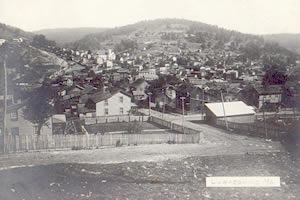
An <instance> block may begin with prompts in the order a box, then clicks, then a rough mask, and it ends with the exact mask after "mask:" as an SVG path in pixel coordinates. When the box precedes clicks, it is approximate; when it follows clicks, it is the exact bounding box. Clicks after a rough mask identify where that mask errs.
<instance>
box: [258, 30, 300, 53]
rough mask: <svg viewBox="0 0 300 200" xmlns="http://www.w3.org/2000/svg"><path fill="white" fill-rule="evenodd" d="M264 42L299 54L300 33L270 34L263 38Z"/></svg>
mask: <svg viewBox="0 0 300 200" xmlns="http://www.w3.org/2000/svg"><path fill="white" fill-rule="evenodd" d="M263 37H264V39H265V40H266V41H270V42H276V43H278V44H279V45H280V46H282V47H285V48H287V49H289V50H291V51H294V52H297V53H298V54H300V33H298V34H290V33H282V34H270V35H264V36H263Z"/></svg>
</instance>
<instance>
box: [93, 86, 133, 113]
mask: <svg viewBox="0 0 300 200" xmlns="http://www.w3.org/2000/svg"><path fill="white" fill-rule="evenodd" d="M91 100H92V101H93V102H94V103H95V104H96V116H109V115H127V114H128V113H129V111H130V109H131V96H130V95H128V94H126V93H124V92H122V91H116V92H113V93H106V94H104V93H101V94H97V95H95V96H93V97H92V98H91Z"/></svg>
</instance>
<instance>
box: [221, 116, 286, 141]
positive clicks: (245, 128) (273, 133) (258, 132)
mask: <svg viewBox="0 0 300 200" xmlns="http://www.w3.org/2000/svg"><path fill="white" fill-rule="evenodd" d="M227 123H228V128H229V129H233V130H234V131H236V132H238V133H250V134H251V135H254V136H259V137H265V138H268V139H276V140H280V139H283V138H284V137H285V136H286V133H285V131H284V129H283V128H279V127H270V126H266V129H265V127H264V125H261V124H255V123H249V124H240V123H234V122H227ZM216 125H217V126H221V127H226V123H225V121H224V120H217V122H216Z"/></svg>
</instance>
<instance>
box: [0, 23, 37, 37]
mask: <svg viewBox="0 0 300 200" xmlns="http://www.w3.org/2000/svg"><path fill="white" fill-rule="evenodd" d="M33 36H34V34H33V33H31V32H25V31H23V30H21V29H19V28H16V27H12V26H9V25H6V24H3V23H0V39H13V38H20V37H25V38H27V39H30V40H31V39H32V37H33Z"/></svg>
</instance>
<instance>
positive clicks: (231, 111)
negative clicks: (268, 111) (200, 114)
mask: <svg viewBox="0 0 300 200" xmlns="http://www.w3.org/2000/svg"><path fill="white" fill-rule="evenodd" d="M223 106H224V107H223ZM205 109H206V120H207V122H209V123H211V124H216V121H217V120H225V116H226V119H227V121H228V122H235V123H253V122H254V120H255V111H254V109H253V108H252V107H251V106H248V105H246V104H245V103H244V102H242V101H234V102H224V105H223V104H222V102H217V103H206V104H205ZM224 111H225V112H224Z"/></svg>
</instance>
